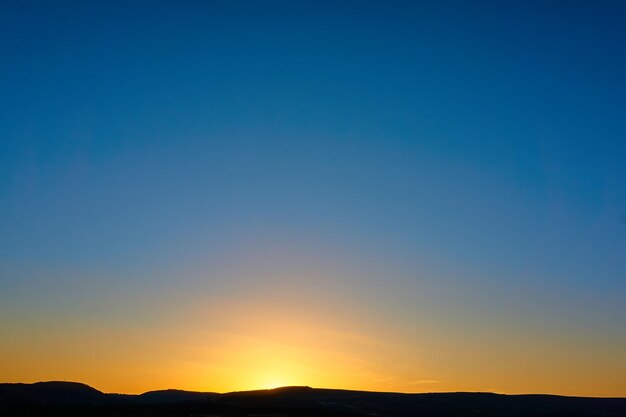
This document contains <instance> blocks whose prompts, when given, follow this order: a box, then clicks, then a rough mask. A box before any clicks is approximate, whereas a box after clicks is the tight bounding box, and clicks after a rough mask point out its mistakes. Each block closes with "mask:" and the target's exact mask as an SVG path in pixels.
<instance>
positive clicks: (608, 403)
mask: <svg viewBox="0 0 626 417" xmlns="http://www.w3.org/2000/svg"><path fill="white" fill-rule="evenodd" d="M0 416H2V417H11V416H33V417H36V416H59V417H61V416H62V417H73V416H76V417H78V416H80V417H99V416H111V417H113V416H115V417H131V416H155V417H158V416H162V417H179V416H180V417H183V416H184V417H191V416H194V417H209V416H211V417H220V416H223V417H229V416H232V417H236V416H246V417H271V416H311V417H312V416H329V417H332V416H344V417H348V416H353V417H358V416H398V417H400V416H415V417H420V416H424V417H437V416H442V417H443V416H446V417H448V416H449V417H452V416H455V417H466V416H467V417H469V416H475V417H479V416H480V417H517V416H519V417H548V416H549V417H565V416H579V417H626V398H582V397H560V396H554V395H500V394H488V393H445V394H398V393H383V392H362V391H345V390H332V389H313V388H309V387H285V388H278V389H274V390H263V391H247V392H233V393H228V394H216V393H200V392H189V391H177V390H166V391H152V392H147V393H145V394H141V395H122V394H105V393H103V392H100V391H98V390H96V389H94V388H91V387H90V386H88V385H84V384H79V383H73V382H39V383H36V384H0Z"/></svg>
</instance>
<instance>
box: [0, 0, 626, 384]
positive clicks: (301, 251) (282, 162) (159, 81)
mask: <svg viewBox="0 0 626 417" xmlns="http://www.w3.org/2000/svg"><path fill="white" fill-rule="evenodd" d="M337 3H340V4H337ZM625 18H626V7H625V6H624V5H623V4H621V2H604V1H601V2H593V3H592V2H556V1H549V2H489V1H479V2H456V1H453V2H445V1H444V2H393V1H392V2H348V1H346V2H297V4H296V3H295V2H273V1H270V2H176V3H175V4H174V3H168V2H140V1H135V2H85V3H77V2H55V3H54V4H52V3H46V2H28V3H24V2H14V1H6V2H3V3H2V5H0V34H1V39H2V41H1V42H0V48H1V49H0V53H1V56H2V60H1V62H0V92H1V93H0V105H1V108H2V112H1V114H0V236H1V237H0V288H1V289H2V291H0V301H2V304H4V305H5V306H4V307H2V306H0V312H2V315H3V316H4V317H5V318H8V319H7V320H9V321H12V322H13V323H19V321H20V320H21V319H20V318H19V314H18V313H19V311H21V310H20V308H28V307H29V306H31V307H33V308H34V309H35V306H36V305H37V304H38V303H41V298H40V297H41V294H39V295H37V296H35V295H33V293H32V292H29V291H26V290H24V288H25V286H26V287H27V288H37V287H38V286H40V285H41V286H43V287H45V285H47V284H46V283H49V282H56V281H55V280H57V279H60V278H58V277H63V276H67V275H73V276H74V275H75V276H78V277H79V278H77V279H78V280H79V281H80V282H82V283H83V285H84V290H82V291H83V292H82V293H81V294H82V295H80V294H76V295H74V296H67V297H65V298H62V299H61V300H60V301H58V302H57V305H59V306H60V307H59V308H60V310H64V309H65V310H67V311H73V312H75V311H79V312H80V311H81V309H82V308H84V307H81V306H82V305H83V304H82V303H81V302H79V300H80V299H82V298H81V297H86V298H87V299H89V297H98V296H100V294H99V288H100V287H99V285H100V284H99V283H98V282H99V281H101V280H105V281H107V280H108V281H113V282H116V283H118V284H116V285H119V288H118V287H115V288H114V290H112V293H111V294H109V295H108V296H107V297H110V298H111V299H113V298H115V297H116V295H119V294H120V293H122V292H124V291H125V289H124V288H127V287H128V286H130V287H133V286H138V287H142V286H146V287H149V286H150V285H151V282H153V281H152V280H156V278H155V276H156V275H159V276H162V277H161V278H159V280H161V281H159V282H161V284H160V285H163V288H160V289H158V290H155V291H154V294H152V293H151V294H152V295H147V296H146V297H158V296H159V295H155V294H161V296H163V294H165V293H167V291H170V290H171V288H172V287H185V286H187V287H190V288H197V285H198V282H197V278H194V277H193V276H195V275H194V274H191V273H189V272H188V271H187V269H185V268H187V266H188V265H194V267H193V268H192V269H194V270H195V269H197V268H202V267H205V268H207V270H212V269H211V268H212V267H211V266H210V265H213V264H214V263H215V262H218V263H219V262H220V261H218V260H223V259H225V258H227V259H231V260H232V262H233V263H235V264H236V263H238V262H241V263H246V264H248V263H250V264H252V265H254V262H255V261H251V260H250V259H258V258H259V257H260V258H263V257H264V256H266V255H263V254H267V253H271V255H268V256H269V258H271V259H274V260H276V263H278V264H281V263H283V262H292V261H293V262H296V261H294V257H295V258H296V259H301V260H302V263H303V264H306V265H309V264H311V263H314V261H313V260H314V259H319V258H323V259H324V261H322V263H333V262H335V261H336V260H337V259H338V260H339V261H338V262H341V263H342V264H346V265H348V269H349V268H350V265H352V266H354V265H356V266H354V269H353V272H354V273H355V274H356V275H358V273H357V272H356V271H361V270H362V269H366V270H370V271H377V274H374V273H372V274H364V275H362V276H360V278H358V279H357V280H356V281H355V282H353V281H349V280H348V281H346V283H345V286H342V287H341V288H343V289H344V290H346V291H348V292H349V288H350V287H351V286H354V285H356V286H358V287H363V288H371V292H370V293H367V290H364V291H365V292H366V293H367V294H366V295H365V296H364V298H363V299H358V300H357V301H355V303H356V304H359V303H366V301H365V300H368V299H370V298H375V296H376V295H377V292H376V291H378V290H377V289H380V288H385V291H386V294H387V293H388V294H387V295H386V297H387V298H386V300H387V301H386V302H387V303H388V306H392V305H393V304H394V300H396V299H397V300H400V299H404V298H405V297H408V298H407V301H406V302H407V305H408V304H410V301H408V300H409V299H410V296H411V294H412V293H411V291H417V290H415V288H414V286H413V285H414V283H416V282H420V280H421V279H423V278H420V277H423V276H424V274H426V275H428V274H430V275H429V276H431V277H435V276H436V277H437V279H435V278H432V279H433V281H437V282H438V284H437V285H443V286H450V287H453V288H456V290H455V291H454V293H455V295H454V297H452V298H447V296H446V295H441V294H440V293H437V291H434V293H437V294H439V295H433V298H432V300H433V301H432V302H433V303H436V304H438V305H450V306H451V308H453V307H452V306H457V307H458V306H462V307H459V308H460V309H461V310H462V311H463V309H464V308H467V311H472V312H476V311H480V313H476V314H478V315H480V314H487V315H491V316H497V315H499V314H504V315H505V316H506V317H509V315H507V314H509V313H510V317H514V319H513V318H511V320H512V321H511V322H510V323H508V325H509V327H515V326H516V325H518V324H516V323H518V322H517V320H519V321H520V322H521V323H525V324H528V325H529V326H531V327H532V325H534V324H533V323H538V322H540V321H541V320H542V319H541V317H542V316H543V315H546V316H549V317H551V319H547V320H548V324H547V325H546V326H547V327H548V329H550V328H551V327H550V326H553V328H554V329H562V328H564V327H568V326H569V327H572V328H573V329H575V331H576V332H578V334H580V335H582V336H581V337H583V336H584V335H586V334H587V335H591V334H593V336H590V337H593V338H596V339H598V340H604V342H598V343H600V344H602V343H605V344H606V346H607V348H608V346H609V345H610V346H611V348H614V347H615V346H622V347H625V348H626V345H625V343H626V339H624V334H625V333H626V328H624V324H623V317H624V313H626V311H625V310H624V305H626V303H625V301H626V286H625V285H626V277H625V276H624V274H625V271H626V256H624V253H626V127H625V125H624V120H625V119H626V114H625V113H626V103H625V99H624V97H626V83H625V82H624V74H626V44H625V43H624V39H626V29H624V25H623V22H624V19H625ZM318 257H319V258H318ZM370 264H374V265H375V267H371V269H370V266H371V265H370ZM252 268H253V267H252ZM399 270H401V272H398V271H399ZM185 271H186V272H185ZM424 271H430V272H424ZM433 271H434V272H433ZM186 274H189V275H186ZM207 274H208V275H207V276H208V278H206V279H207V280H208V281H209V282H211V283H212V284H215V285H218V284H219V281H220V280H221V278H218V277H217V275H215V276H213V275H211V273H207ZM192 275H193V276H192ZM87 277H89V278H87ZM94 277H98V278H94ZM174 277H175V279H174ZM212 277H213V278H212ZM230 279H231V280H234V282H235V283H237V284H236V285H238V286H241V287H246V286H247V285H248V284H249V282H248V281H247V278H243V277H239V278H237V277H235V278H230ZM60 282H63V280H62V279H61V281H60ZM163 282H165V284H163ZM59 285H60V288H64V287H63V285H64V284H59ZM232 285H235V284H232ZM268 285H270V286H271V285H272V284H268ZM276 285H278V284H276ZM311 285H315V284H314V283H311ZM320 285H322V286H323V284H320ZM342 285H343V284H342ZM433 285H434V284H433ZM81 288H83V287H81ZM346 288H348V289H346ZM118 291H119V293H118ZM161 291H162V292H163V293H162V292H161ZM333 291H336V289H335V290H333ZM444 293H445V291H444ZM229 294H230V293H229ZM212 296H215V297H219V296H220V295H219V292H218V293H217V294H213V295H212ZM416 296H417V295H416ZM438 297H439V298H438ZM16 305H20V306H21V307H20V308H18V307H16ZM385 305H386V304H384V303H383V304H381V305H380V306H378V308H379V309H380V311H376V310H375V311H374V312H373V313H372V314H376V313H380V314H382V315H383V316H384V313H383V310H385V308H386V307H385ZM129 308H130V307H129ZM454 308H456V307H454ZM483 309H484V311H483ZM131 311H132V308H131ZM410 311H411V310H410V308H409V310H406V311H405V313H406V314H405V317H409V318H408V319H406V322H403V324H402V325H403V326H406V327H407V328H409V327H410V326H411V325H412V324H411V319H410V317H411V312H410ZM129 314H131V313H129ZM398 314H400V313H398ZM31 319H32V320H33V322H37V315H36V314H34V315H33V317H32V318H31ZM390 319H391V318H390ZM476 320H477V323H478V321H479V320H478V319H476ZM550 320H553V322H551V321H550ZM529 323H530V324H529ZM441 326H442V328H444V329H445V328H446V324H441ZM503 326H505V327H506V326H507V322H506V320H505V322H504V323H503ZM599 329H600V330H599ZM603 329H604V330H603ZM604 331H605V333H602V332H604ZM593 332H600V333H599V334H596V333H593ZM26 342H27V339H24V340H23V341H22V343H26ZM613 359H614V360H615V361H617V362H620V361H621V363H622V364H623V363H624V362H626V361H624V357H623V355H622V356H621V358H620V357H618V356H613ZM622 394H624V393H623V392H622Z"/></svg>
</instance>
